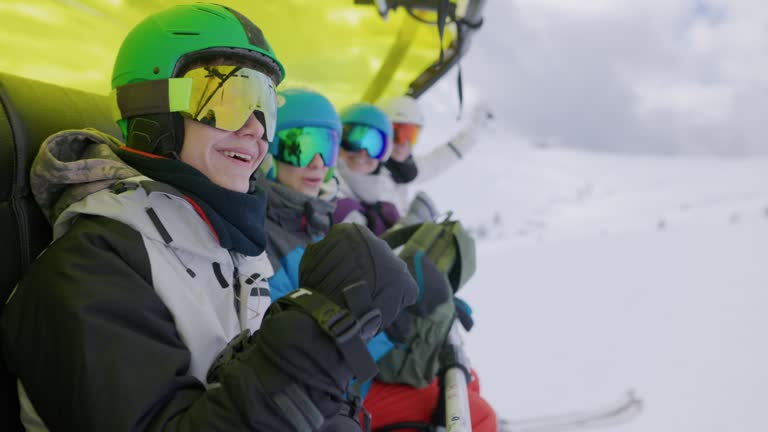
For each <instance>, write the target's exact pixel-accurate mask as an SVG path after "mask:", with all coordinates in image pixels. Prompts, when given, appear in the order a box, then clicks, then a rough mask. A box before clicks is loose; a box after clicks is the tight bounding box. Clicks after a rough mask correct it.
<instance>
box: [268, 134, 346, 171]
mask: <svg viewBox="0 0 768 432" xmlns="http://www.w3.org/2000/svg"><path fill="white" fill-rule="evenodd" d="M269 152H270V153H271V154H272V156H273V157H274V158H275V159H276V160H279V161H280V162H283V163H287V164H289V165H293V166H296V167H305V166H307V165H309V164H310V162H312V159H314V157H315V155H317V154H319V155H320V157H321V158H322V159H323V162H324V163H325V166H327V167H329V168H330V167H332V166H335V165H336V160H337V159H338V157H339V134H338V133H337V132H336V131H335V130H333V129H328V128H324V127H297V128H291V129H285V130H281V131H280V132H278V133H277V139H275V140H274V141H272V142H271V143H270V144H269Z"/></svg>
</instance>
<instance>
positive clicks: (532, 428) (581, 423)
mask: <svg viewBox="0 0 768 432" xmlns="http://www.w3.org/2000/svg"><path fill="white" fill-rule="evenodd" d="M642 410H643V401H642V399H639V398H638V397H637V396H636V395H635V393H634V391H632V390H630V391H628V392H627V393H626V395H625V396H624V397H623V398H622V399H621V400H620V401H618V402H616V403H614V404H613V405H612V406H607V407H603V408H599V409H595V410H591V411H576V412H573V413H567V414H553V415H543V416H538V417H530V418H526V419H519V420H504V419H501V420H499V428H498V430H499V432H564V431H572V430H577V429H593V428H598V427H604V426H614V425H618V424H622V423H626V422H628V421H630V420H632V419H634V418H635V417H637V416H638V415H639V414H640V413H641V412H642Z"/></svg>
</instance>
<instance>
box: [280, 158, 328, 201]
mask: <svg viewBox="0 0 768 432" xmlns="http://www.w3.org/2000/svg"><path fill="white" fill-rule="evenodd" d="M274 162H275V163H276V164H277V181H278V182H279V183H281V184H283V185H285V186H287V187H289V188H291V189H293V190H294V191H296V192H301V193H303V194H304V195H307V196H310V197H317V196H318V195H320V187H321V186H322V184H323V179H325V176H326V174H328V167H326V166H325V163H324V162H323V158H321V157H320V155H319V154H315V157H313V158H312V160H311V161H310V162H309V165H307V166H305V167H297V166H293V165H291V164H287V163H283V162H280V161H278V160H275V161H274Z"/></svg>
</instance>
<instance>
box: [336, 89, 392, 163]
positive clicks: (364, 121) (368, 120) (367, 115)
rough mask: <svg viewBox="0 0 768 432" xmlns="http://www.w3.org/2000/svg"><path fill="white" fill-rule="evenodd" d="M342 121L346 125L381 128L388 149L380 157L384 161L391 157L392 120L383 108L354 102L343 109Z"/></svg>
mask: <svg viewBox="0 0 768 432" xmlns="http://www.w3.org/2000/svg"><path fill="white" fill-rule="evenodd" d="M341 122H342V124H343V125H344V126H348V125H363V126H369V127H372V128H375V129H377V130H379V131H380V132H381V133H382V134H384V136H385V137H386V143H385V146H386V149H385V150H384V154H383V156H382V157H379V158H378V159H379V160H381V161H382V162H384V161H386V160H387V159H389V155H390V154H391V153H392V135H393V131H392V122H391V121H390V120H389V118H388V117H387V114H386V113H385V112H384V111H383V110H382V109H381V108H379V107H377V106H375V105H372V104H369V103H363V102H361V103H356V104H352V105H350V106H348V107H346V108H344V109H343V110H342V111H341Z"/></svg>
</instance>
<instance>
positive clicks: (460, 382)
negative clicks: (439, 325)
mask: <svg viewBox="0 0 768 432" xmlns="http://www.w3.org/2000/svg"><path fill="white" fill-rule="evenodd" d="M458 325H459V324H458V322H456V321H454V323H453V325H452V326H451V330H450V332H449V333H448V340H447V341H446V345H445V348H444V349H443V352H442V353H441V363H442V364H443V367H444V368H445V370H444V372H443V376H442V379H443V383H442V384H443V389H442V390H443V395H442V397H443V404H444V405H443V406H444V407H445V430H446V431H450V432H470V431H471V430H472V419H471V416H470V411H469V390H468V387H467V384H469V381H470V380H471V379H472V376H471V375H470V373H469V370H468V367H467V365H468V364H469V363H468V361H467V357H466V354H465V353H464V348H463V343H462V340H461V335H460V334H459V327H458ZM438 430H440V428H438Z"/></svg>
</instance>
